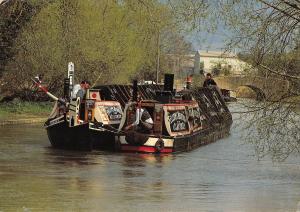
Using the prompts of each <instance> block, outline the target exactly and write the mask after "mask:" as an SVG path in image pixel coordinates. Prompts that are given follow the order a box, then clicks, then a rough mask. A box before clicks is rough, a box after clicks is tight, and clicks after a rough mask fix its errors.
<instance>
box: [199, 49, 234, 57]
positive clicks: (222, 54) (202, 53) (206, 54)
mask: <svg viewBox="0 0 300 212" xmlns="http://www.w3.org/2000/svg"><path fill="white" fill-rule="evenodd" d="M196 54H199V55H200V57H221V58H235V57H237V56H236V54H233V53H228V52H222V51H199V50H198V51H197V52H196Z"/></svg>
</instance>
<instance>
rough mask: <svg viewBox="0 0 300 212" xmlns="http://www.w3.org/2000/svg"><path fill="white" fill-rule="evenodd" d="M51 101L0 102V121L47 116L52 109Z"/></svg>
mask: <svg viewBox="0 0 300 212" xmlns="http://www.w3.org/2000/svg"><path fill="white" fill-rule="evenodd" d="M52 106H53V103H52V102H21V101H14V102H9V103H1V104H0V121H3V120H12V119H22V118H37V117H47V116H48V115H49V114H50V112H51V110H52Z"/></svg>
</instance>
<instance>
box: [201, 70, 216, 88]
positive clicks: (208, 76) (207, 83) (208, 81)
mask: <svg viewBox="0 0 300 212" xmlns="http://www.w3.org/2000/svg"><path fill="white" fill-rule="evenodd" d="M210 86H217V83H216V82H215V81H214V80H213V78H212V76H211V73H207V74H206V78H205V80H204V83H203V87H210Z"/></svg>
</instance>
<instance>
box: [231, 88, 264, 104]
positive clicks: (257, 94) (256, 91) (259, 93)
mask: <svg viewBox="0 0 300 212" xmlns="http://www.w3.org/2000/svg"><path fill="white" fill-rule="evenodd" d="M243 88H246V89H247V90H250V91H251V92H252V93H253V95H251V94H249V93H248V91H247V90H246V91H245V90H244V89H243ZM234 92H235V93H236V96H237V97H245V98H255V99H256V100H258V101H262V100H265V99H266V94H265V93H264V91H263V90H262V89H261V88H258V87H256V86H254V85H241V86H238V87H237V88H236V89H235V90H234Z"/></svg>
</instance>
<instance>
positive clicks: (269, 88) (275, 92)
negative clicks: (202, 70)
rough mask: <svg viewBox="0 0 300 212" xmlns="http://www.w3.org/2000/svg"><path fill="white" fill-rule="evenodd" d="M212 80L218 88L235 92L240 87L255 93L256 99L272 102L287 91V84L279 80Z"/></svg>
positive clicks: (245, 77) (247, 77)
mask: <svg viewBox="0 0 300 212" xmlns="http://www.w3.org/2000/svg"><path fill="white" fill-rule="evenodd" d="M214 79H215V81H216V83H217V84H218V86H219V87H220V88H223V89H227V90H231V91H235V92H237V90H238V89H239V88H241V87H244V86H245V87H248V88H250V89H251V90H253V91H254V92H255V93H256V95H257V96H256V98H257V99H263V98H266V99H268V100H274V99H276V98H278V97H281V96H283V95H284V94H286V93H287V91H288V89H289V82H288V81H287V80H283V79H279V78H264V77H253V76H220V77H215V78H214Z"/></svg>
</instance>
